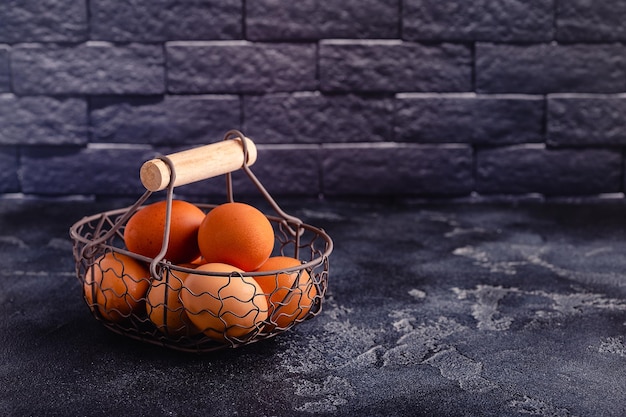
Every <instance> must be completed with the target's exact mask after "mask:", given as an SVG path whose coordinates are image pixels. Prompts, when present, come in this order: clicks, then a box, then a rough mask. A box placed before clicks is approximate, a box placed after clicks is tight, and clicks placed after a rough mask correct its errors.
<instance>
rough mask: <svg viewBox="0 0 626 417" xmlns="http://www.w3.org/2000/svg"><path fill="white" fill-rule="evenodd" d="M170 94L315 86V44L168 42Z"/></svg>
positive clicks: (290, 88) (290, 89) (292, 88)
mask: <svg viewBox="0 0 626 417" xmlns="http://www.w3.org/2000/svg"><path fill="white" fill-rule="evenodd" d="M166 49H167V83H168V90H169V91H170V92H171V93H264V92H279V91H294V90H313V89H316V88H317V80H316V46H315V45H314V44H309V43H250V42H246V41H215V42H208V41H207V42H182V41H181V42H169V43H167V44H166Z"/></svg>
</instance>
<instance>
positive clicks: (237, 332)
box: [181, 263, 268, 342]
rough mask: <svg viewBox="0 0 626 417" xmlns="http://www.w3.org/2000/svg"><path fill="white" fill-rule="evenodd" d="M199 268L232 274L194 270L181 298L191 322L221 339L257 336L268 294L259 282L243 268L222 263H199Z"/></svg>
mask: <svg viewBox="0 0 626 417" xmlns="http://www.w3.org/2000/svg"><path fill="white" fill-rule="evenodd" d="M196 271H199V272H200V271H204V272H205V273H206V272H223V273H230V276H226V277H222V276H217V275H208V276H207V275H202V274H198V273H191V274H189V276H188V277H187V278H186V279H185V281H184V284H183V289H182V290H181V299H182V302H183V306H184V307H185V309H186V311H187V315H188V317H189V319H190V320H191V321H192V323H193V324H194V325H195V326H196V327H197V328H198V329H201V330H202V331H203V332H204V334H205V335H207V336H209V337H210V338H212V339H215V340H217V341H220V342H227V341H228V339H231V340H235V341H238V342H243V341H246V340H249V339H250V338H252V337H254V335H255V334H256V333H258V331H259V329H260V328H261V327H262V326H263V322H264V320H266V319H267V313H268V306H267V298H266V297H265V295H264V294H263V290H262V289H261V287H260V286H259V284H258V283H257V282H256V281H255V280H254V279H253V278H251V277H243V276H241V275H240V274H241V273H243V272H244V271H243V270H241V269H239V268H236V267H234V266H232V265H228V264H223V263H208V264H204V265H200V266H199V267H197V268H196Z"/></svg>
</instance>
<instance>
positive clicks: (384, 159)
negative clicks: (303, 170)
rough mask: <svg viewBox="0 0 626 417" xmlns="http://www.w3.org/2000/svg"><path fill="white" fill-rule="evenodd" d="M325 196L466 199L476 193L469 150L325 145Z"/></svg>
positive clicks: (459, 147)
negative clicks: (417, 196) (445, 197)
mask: <svg viewBox="0 0 626 417" xmlns="http://www.w3.org/2000/svg"><path fill="white" fill-rule="evenodd" d="M321 163H322V190H323V193H324V194H325V195H432V196H435V195H436V196H452V195H466V194H469V193H470V192H471V191H472V187H473V178H472V148H471V147H470V146H468V145H415V144H406V143H405V144H402V143H384V144H364V145H360V146H357V145H323V147H322V162H321Z"/></svg>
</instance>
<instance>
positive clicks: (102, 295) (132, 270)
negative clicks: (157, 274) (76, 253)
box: [83, 252, 150, 322]
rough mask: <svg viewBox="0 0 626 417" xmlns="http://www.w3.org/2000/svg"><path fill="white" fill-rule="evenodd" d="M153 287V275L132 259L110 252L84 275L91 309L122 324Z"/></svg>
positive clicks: (87, 298) (85, 292)
mask: <svg viewBox="0 0 626 417" xmlns="http://www.w3.org/2000/svg"><path fill="white" fill-rule="evenodd" d="M149 286H150V272H149V271H148V269H147V268H146V267H145V266H144V265H143V264H141V263H140V262H139V261H137V260H135V259H133V258H131V257H130V256H127V255H123V254H119V253H112V252H109V253H107V254H105V255H103V256H101V257H100V258H98V259H97V260H96V261H95V262H94V264H93V265H92V266H91V267H89V269H88V270H87V273H86V274H85V280H84V284H83V291H84V294H85V299H86V300H87V303H88V304H89V306H90V308H91V309H92V310H96V309H97V311H98V312H99V313H100V314H101V315H102V317H103V318H104V319H105V320H108V321H111V322H117V321H120V320H122V319H124V318H126V317H128V316H130V314H131V313H134V312H137V311H138V310H139V308H140V306H142V302H143V301H144V297H145V295H146V291H147V290H148V287H149Z"/></svg>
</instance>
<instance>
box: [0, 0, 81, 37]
mask: <svg viewBox="0 0 626 417" xmlns="http://www.w3.org/2000/svg"><path fill="white" fill-rule="evenodd" d="M87 31H88V30H87V2H85V1H76V0H20V1H11V2H10V4H9V5H6V4H3V6H2V7H0V42H6V43H17V42H82V41H84V40H86V39H87Z"/></svg>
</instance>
